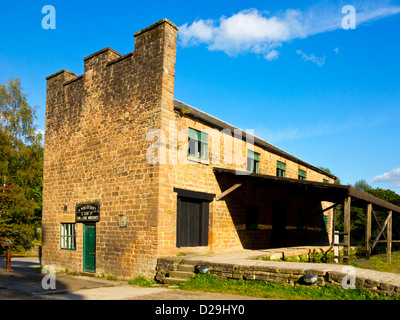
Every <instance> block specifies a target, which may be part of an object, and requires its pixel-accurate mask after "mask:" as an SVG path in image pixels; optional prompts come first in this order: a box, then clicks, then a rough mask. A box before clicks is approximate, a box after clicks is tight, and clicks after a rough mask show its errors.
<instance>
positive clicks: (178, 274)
mask: <svg viewBox="0 0 400 320" xmlns="http://www.w3.org/2000/svg"><path fill="white" fill-rule="evenodd" d="M195 275H196V274H195V273H194V272H186V271H171V272H170V273H169V276H170V277H171V278H177V279H184V280H189V279H190V278H191V277H194V276H195Z"/></svg>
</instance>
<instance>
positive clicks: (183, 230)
mask: <svg viewBox="0 0 400 320" xmlns="http://www.w3.org/2000/svg"><path fill="white" fill-rule="evenodd" d="M208 217H209V203H208V202H205V201H202V200H199V199H192V198H185V197H178V208H177V227H176V246H177V247H198V246H207V245H208V227H209V226H208Z"/></svg>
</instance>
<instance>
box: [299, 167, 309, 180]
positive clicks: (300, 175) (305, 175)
mask: <svg viewBox="0 0 400 320" xmlns="http://www.w3.org/2000/svg"><path fill="white" fill-rule="evenodd" d="M306 177H307V173H306V172H305V171H304V170H300V169H299V180H306Z"/></svg>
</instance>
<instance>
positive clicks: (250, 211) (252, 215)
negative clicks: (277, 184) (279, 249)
mask: <svg viewBox="0 0 400 320" xmlns="http://www.w3.org/2000/svg"><path fill="white" fill-rule="evenodd" d="M246 230H258V207H257V206H246Z"/></svg>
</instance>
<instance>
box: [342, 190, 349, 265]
mask: <svg viewBox="0 0 400 320" xmlns="http://www.w3.org/2000/svg"><path fill="white" fill-rule="evenodd" d="M350 210H351V197H347V198H345V199H344V206H343V211H344V243H343V245H344V248H343V262H344V263H348V262H349V255H350Z"/></svg>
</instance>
